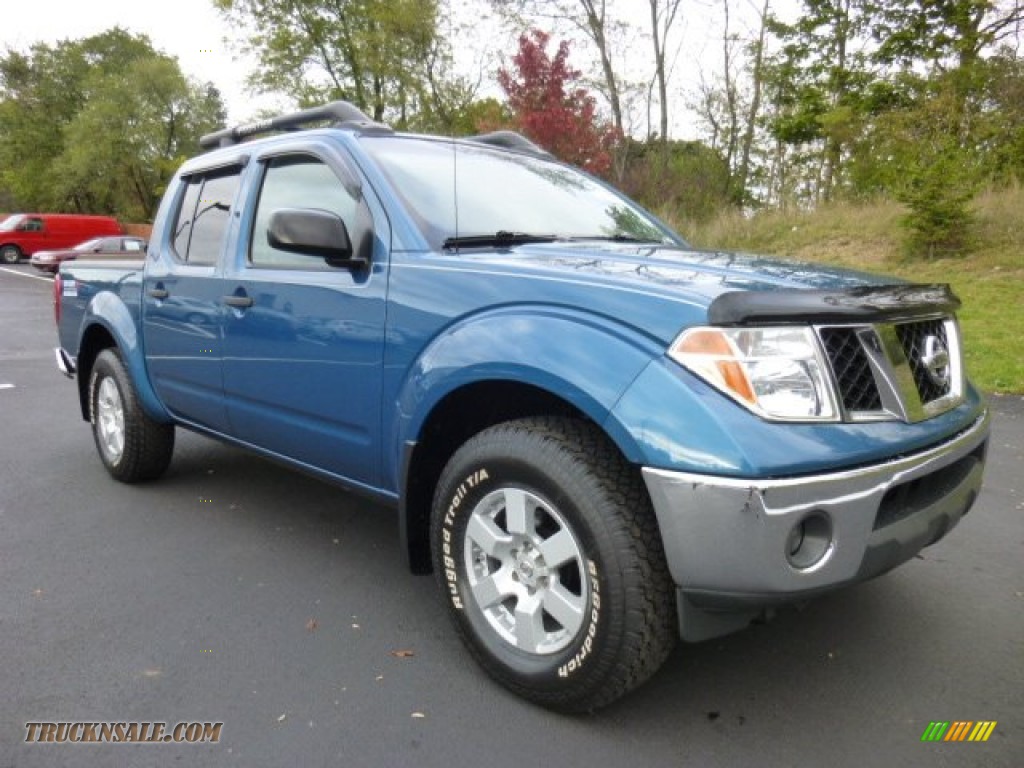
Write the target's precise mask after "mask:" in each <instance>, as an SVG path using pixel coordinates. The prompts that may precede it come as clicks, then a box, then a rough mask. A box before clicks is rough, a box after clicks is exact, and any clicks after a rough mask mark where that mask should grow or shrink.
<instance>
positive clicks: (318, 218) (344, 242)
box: [267, 208, 366, 268]
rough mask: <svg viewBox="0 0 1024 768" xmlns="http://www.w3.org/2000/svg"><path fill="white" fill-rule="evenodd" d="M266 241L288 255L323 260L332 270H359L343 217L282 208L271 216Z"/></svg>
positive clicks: (323, 212) (359, 262) (363, 261)
mask: <svg viewBox="0 0 1024 768" xmlns="http://www.w3.org/2000/svg"><path fill="white" fill-rule="evenodd" d="M267 242H268V243H270V244H271V245H272V246H273V247H274V248H278V249H280V250H282V251H288V252H289V253H297V254H301V255H305V256H314V257H320V258H322V259H323V260H324V261H326V262H327V263H328V264H329V265H331V266H332V267H349V268H353V267H360V266H363V265H364V264H365V263H366V261H365V259H363V258H360V257H357V256H356V255H355V254H354V252H353V250H352V241H351V239H349V235H348V228H347V227H346V226H345V222H344V221H342V220H341V217H340V216H337V215H336V214H333V213H330V212H328V211H322V210H319V209H316V208H281V209H278V210H276V211H274V212H273V213H272V214H271V216H270V225H269V226H268V227H267Z"/></svg>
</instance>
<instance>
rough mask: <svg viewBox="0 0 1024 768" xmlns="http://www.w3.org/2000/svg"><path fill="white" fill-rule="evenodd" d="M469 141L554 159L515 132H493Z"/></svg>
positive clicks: (472, 137) (469, 137) (470, 137)
mask: <svg viewBox="0 0 1024 768" xmlns="http://www.w3.org/2000/svg"><path fill="white" fill-rule="evenodd" d="M467 138H468V140H469V141H475V142H476V143H477V144H489V145H490V146H492V147H503V148H505V149H517V150H519V151H520V152H526V153H528V154H531V155H537V156H539V157H552V155H551V153H550V152H548V151H547V150H546V149H544V148H543V147H541V146H539V145H538V144H534V143H533V142H532V141H530V140H529V139H528V138H526V137H525V136H523V135H522V134H521V133H516V132H515V131H491V132H490V133H481V134H479V135H478V136H468V137H467Z"/></svg>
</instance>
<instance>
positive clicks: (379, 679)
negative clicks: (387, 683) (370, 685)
mask: <svg viewBox="0 0 1024 768" xmlns="http://www.w3.org/2000/svg"><path fill="white" fill-rule="evenodd" d="M374 679H375V680H376V681H377V682H378V683H379V682H380V681H381V680H383V679H384V675H377V677H375V678H374Z"/></svg>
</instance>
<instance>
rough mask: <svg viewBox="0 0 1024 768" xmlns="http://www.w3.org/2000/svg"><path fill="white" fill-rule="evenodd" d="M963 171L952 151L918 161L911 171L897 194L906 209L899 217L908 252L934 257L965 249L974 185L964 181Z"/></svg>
mask: <svg viewBox="0 0 1024 768" xmlns="http://www.w3.org/2000/svg"><path fill="white" fill-rule="evenodd" d="M965 175H966V168H965V162H964V158H963V157H962V156H961V155H960V154H959V153H956V152H952V151H951V152H948V153H947V154H944V155H942V156H940V157H935V158H930V160H929V161H928V162H924V163H919V164H917V166H916V167H915V168H914V169H913V170H912V171H911V172H910V174H909V176H908V180H907V183H906V184H905V186H904V187H903V189H902V190H900V193H899V195H898V199H899V200H900V201H901V202H903V203H905V204H906V206H907V208H908V209H909V212H908V213H907V215H906V216H905V217H904V218H903V219H902V221H901V224H902V225H903V227H904V228H905V229H906V231H907V237H906V239H905V244H906V249H907V254H908V255H909V256H912V257H921V256H923V257H926V258H929V259H935V258H943V257H949V256H963V255H964V254H965V253H966V252H967V251H968V249H969V246H970V237H971V229H972V223H973V222H972V216H971V212H970V209H969V204H970V201H971V198H972V197H973V196H974V189H973V188H972V187H971V186H970V185H969V183H965V181H964V179H965Z"/></svg>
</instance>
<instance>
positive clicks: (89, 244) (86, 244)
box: [72, 237, 103, 251]
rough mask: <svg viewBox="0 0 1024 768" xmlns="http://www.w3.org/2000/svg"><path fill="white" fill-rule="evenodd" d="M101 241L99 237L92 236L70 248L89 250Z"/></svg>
mask: <svg viewBox="0 0 1024 768" xmlns="http://www.w3.org/2000/svg"><path fill="white" fill-rule="evenodd" d="M102 242H103V241H102V240H101V239H100V238H98V237H94V238H93V239H92V240H86V241H85V242H84V243H79V244H78V245H76V246H75V247H74V248H73V249H72V250H75V251H91V250H92V249H93V248H96V247H97V246H98V245H99V244H100V243H102Z"/></svg>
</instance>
